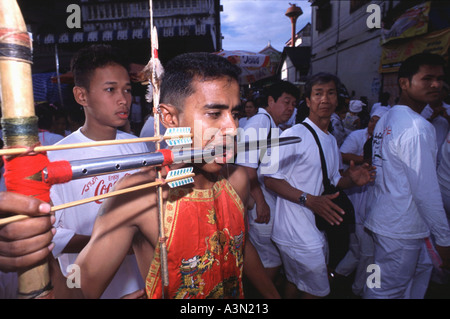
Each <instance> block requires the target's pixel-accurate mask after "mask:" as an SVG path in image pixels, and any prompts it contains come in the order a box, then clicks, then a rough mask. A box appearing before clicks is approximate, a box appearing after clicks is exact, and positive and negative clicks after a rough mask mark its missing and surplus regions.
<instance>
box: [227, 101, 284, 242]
mask: <svg viewBox="0 0 450 319" xmlns="http://www.w3.org/2000/svg"><path fill="white" fill-rule="evenodd" d="M269 130H271V133H270V135H271V136H270V137H271V138H277V137H278V136H279V134H280V133H281V130H280V129H279V128H277V126H276V125H275V122H274V121H273V119H272V117H271V116H270V114H269V113H268V112H267V111H266V110H265V109H263V108H259V109H258V113H257V114H255V115H253V116H252V117H251V118H249V119H248V120H247V122H246V123H245V126H244V127H243V128H242V130H239V131H240V132H243V135H242V134H240V141H242V142H243V141H257V140H263V139H266V138H267V137H268V136H269ZM265 154H267V157H266V158H268V159H270V158H271V157H270V154H271V149H267V151H266V153H265ZM259 158H260V150H259V149H254V150H250V151H249V152H245V153H238V156H237V158H236V163H237V164H238V165H241V166H245V167H250V168H255V169H257V174H258V181H259V185H260V187H261V190H262V192H263V195H264V199H265V201H266V203H267V205H268V206H269V207H270V221H269V222H268V223H267V224H259V223H255V222H254V220H255V219H256V217H257V216H256V206H255V207H253V209H251V210H249V211H248V216H249V218H248V220H249V224H250V228H253V229H255V228H257V231H258V233H259V234H260V235H262V236H267V237H270V236H271V234H272V225H273V219H274V212H275V200H276V198H275V194H274V193H273V192H272V191H270V190H268V189H266V187H265V185H264V177H263V173H264V166H263V165H262V164H263V163H262V162H261V163H259V161H258V159H259ZM262 161H264V159H262Z"/></svg>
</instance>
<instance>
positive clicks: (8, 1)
mask: <svg viewBox="0 0 450 319" xmlns="http://www.w3.org/2000/svg"><path fill="white" fill-rule="evenodd" d="M0 50H2V51H3V52H2V54H1V55H0V56H1V57H0V85H1V96H2V99H1V101H2V129H3V139H4V142H5V147H16V146H22V147H23V146H25V147H32V146H34V145H36V144H37V143H39V137H38V127H37V117H36V116H35V113H34V99H33V85H32V77H31V63H32V62H31V40H30V38H29V35H28V32H27V29H26V26H25V22H24V20H23V17H22V13H21V11H20V9H19V6H18V4H17V2H16V1H15V0H2V1H1V2H0ZM6 161H8V158H6ZM39 178H40V177H38V176H36V175H34V176H31V177H30V179H39ZM50 292H51V283H50V275H49V268H48V265H47V263H46V262H42V263H41V264H39V265H37V266H36V267H34V268H31V269H29V270H26V271H22V272H19V296H18V297H19V298H48V297H51V293H50Z"/></svg>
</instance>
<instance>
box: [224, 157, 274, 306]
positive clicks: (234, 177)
mask: <svg viewBox="0 0 450 319" xmlns="http://www.w3.org/2000/svg"><path fill="white" fill-rule="evenodd" d="M229 167H230V168H232V169H227V170H226V171H228V172H230V171H231V173H230V175H229V177H228V180H229V181H230V183H231V185H233V188H234V189H235V190H236V193H237V194H238V195H239V197H240V198H241V200H242V202H243V203H244V214H245V216H244V219H245V224H246V225H248V223H247V209H246V208H247V205H246V203H247V201H248V200H249V198H250V196H249V194H250V183H249V182H248V177H247V172H246V170H245V169H244V168H243V167H241V166H231V165H230V166H229ZM247 230H248V229H246V232H247ZM244 273H245V275H246V276H247V277H248V278H249V280H250V282H251V283H252V284H253V285H254V286H255V288H256V289H257V290H258V291H259V293H261V294H262V296H264V297H265V298H271V299H279V298H280V295H279V294H278V291H277V289H276V288H275V285H274V284H273V282H272V280H270V278H269V276H267V273H266V271H265V270H264V266H263V264H262V262H261V259H260V258H259V255H258V252H257V251H256V249H255V247H254V246H253V245H252V243H251V242H250V240H249V239H248V236H247V235H246V241H245V245H244Z"/></svg>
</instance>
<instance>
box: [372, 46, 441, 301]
mask: <svg viewBox="0 0 450 319" xmlns="http://www.w3.org/2000/svg"><path fill="white" fill-rule="evenodd" d="M443 66H444V60H443V59H442V58H441V57H440V56H438V55H433V54H425V53H423V54H418V55H415V56H412V57H410V58H408V59H407V60H406V61H404V62H403V63H402V65H401V67H400V70H399V75H398V83H399V86H400V88H401V94H400V99H399V105H395V106H394V107H393V108H392V109H390V110H389V112H388V113H387V114H385V116H383V117H382V118H381V119H380V120H379V121H378V123H377V125H376V128H375V131H374V140H373V147H372V151H373V155H372V164H373V165H374V166H376V169H377V178H376V180H375V185H374V186H373V187H371V188H370V190H369V193H368V198H367V208H368V210H367V213H366V220H365V226H366V227H367V228H368V229H369V230H370V231H372V234H373V239H374V243H375V250H374V252H375V256H374V264H375V265H377V266H378V267H379V268H378V269H379V274H380V277H379V279H380V282H379V284H378V285H370V286H371V287H369V286H367V285H366V287H365V291H364V298H423V297H424V295H425V292H426V290H427V288H428V283H429V280H430V276H431V272H432V269H433V266H432V263H431V259H430V256H429V255H428V252H427V249H426V239H427V238H428V237H430V236H432V238H433V239H434V240H435V243H436V249H437V251H438V253H439V254H440V256H441V258H442V260H443V266H448V264H449V255H450V254H449V252H450V247H449V246H450V228H449V225H448V222H447V219H446V216H445V212H444V208H443V203H442V198H441V194H440V190H439V184H438V180H437V176H436V155H437V145H436V133H435V130H434V128H433V126H432V125H431V124H430V123H429V122H428V121H427V120H425V119H424V118H423V117H422V116H420V112H421V111H422V110H423V108H424V107H425V105H426V104H427V103H432V102H433V101H434V100H436V99H438V98H439V94H440V91H441V89H442V85H443V80H444V68H443Z"/></svg>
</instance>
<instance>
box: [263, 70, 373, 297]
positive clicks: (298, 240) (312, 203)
mask: <svg viewBox="0 0 450 319" xmlns="http://www.w3.org/2000/svg"><path fill="white" fill-rule="evenodd" d="M338 83H339V80H338V78H337V77H335V76H334V75H331V74H327V73H319V74H317V75H315V76H313V77H312V78H311V79H310V80H309V81H308V83H307V85H306V88H305V91H306V92H305V94H306V103H307V105H308V107H309V109H310V112H309V116H308V118H307V119H306V120H305V122H306V123H308V124H309V125H310V126H311V127H312V128H313V129H314V131H315V132H316V133H317V135H318V137H319V140H320V143H321V145H322V149H323V151H324V156H325V161H326V163H327V170H328V177H329V179H330V181H331V183H332V184H334V185H337V186H339V187H340V188H348V187H352V186H355V185H364V184H366V183H367V182H369V181H371V180H373V175H372V173H371V171H370V169H369V165H364V166H355V165H354V163H352V164H351V165H350V168H349V170H348V171H347V172H346V173H345V174H344V176H341V175H340V173H339V163H340V155H339V149H338V146H337V143H336V139H335V138H334V136H333V135H332V134H330V133H329V132H328V125H329V124H330V118H331V114H333V112H334V111H335V109H336V107H337V104H338V93H337V87H338ZM283 136H300V137H301V138H302V142H300V143H298V144H294V145H292V146H289V147H284V148H279V149H277V150H278V151H279V163H273V162H272V163H271V164H269V165H268V167H265V168H266V169H267V171H269V170H270V171H271V172H272V173H270V174H267V175H266V176H265V185H266V187H267V188H269V189H270V190H272V191H273V192H275V193H276V194H278V198H277V202H276V211H275V220H274V225H273V233H272V239H273V240H274V241H275V243H276V244H277V246H278V248H279V250H280V253H281V257H282V261H283V267H284V271H285V273H286V277H287V280H288V281H289V283H288V285H287V288H288V289H287V290H286V297H287V298H297V297H304V298H314V297H316V298H317V297H324V296H326V295H328V293H329V292H330V286H329V282H328V271H327V263H326V252H325V250H326V247H327V243H326V239H325V236H324V235H323V233H322V232H321V231H319V230H318V229H317V227H316V222H315V216H314V215H315V214H317V215H319V216H321V217H322V218H324V219H325V220H327V221H328V222H329V223H330V224H339V223H340V222H341V221H342V214H344V212H343V211H342V209H341V208H340V207H338V206H337V205H336V204H334V203H333V202H332V199H334V198H336V197H337V196H338V193H336V194H332V195H321V194H322V192H323V190H324V188H323V183H322V169H321V160H320V155H319V149H318V147H317V144H316V141H315V139H314V137H313V135H312V134H311V132H310V131H309V130H308V129H307V128H306V127H305V126H303V125H302V124H297V125H295V126H293V127H292V128H290V129H287V130H286V131H284V132H283V133H282V134H281V137H283Z"/></svg>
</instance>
